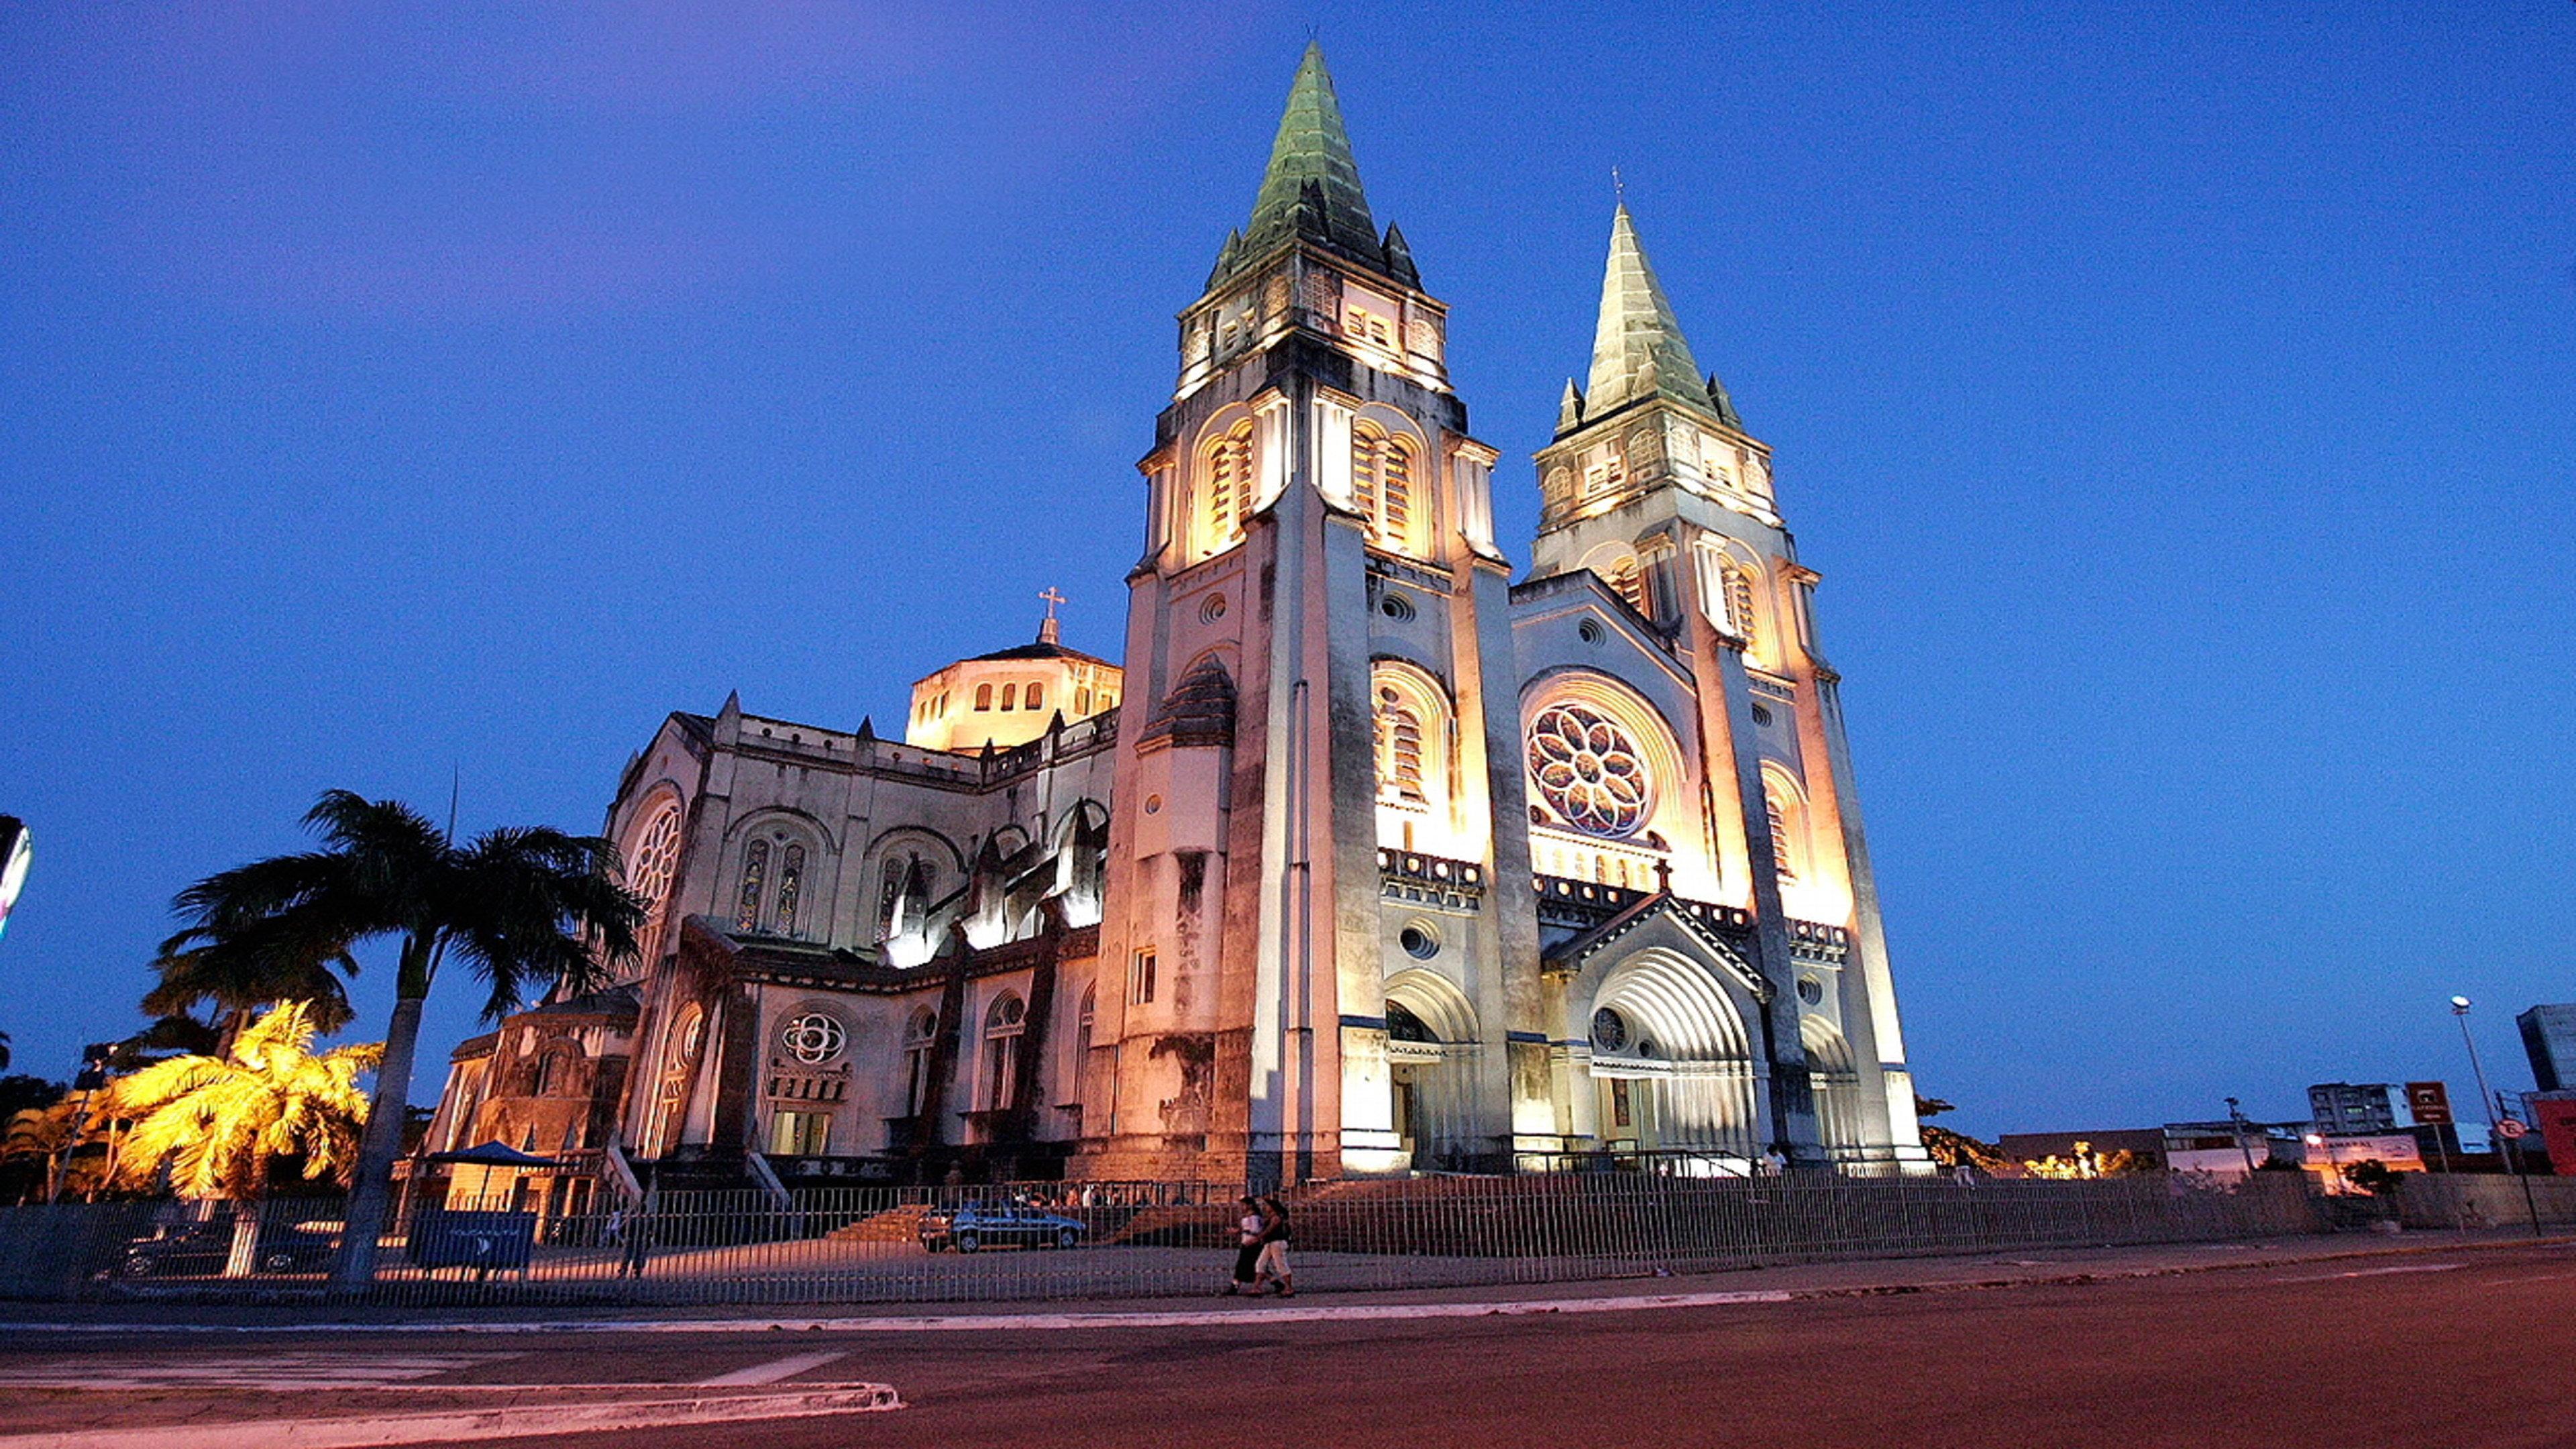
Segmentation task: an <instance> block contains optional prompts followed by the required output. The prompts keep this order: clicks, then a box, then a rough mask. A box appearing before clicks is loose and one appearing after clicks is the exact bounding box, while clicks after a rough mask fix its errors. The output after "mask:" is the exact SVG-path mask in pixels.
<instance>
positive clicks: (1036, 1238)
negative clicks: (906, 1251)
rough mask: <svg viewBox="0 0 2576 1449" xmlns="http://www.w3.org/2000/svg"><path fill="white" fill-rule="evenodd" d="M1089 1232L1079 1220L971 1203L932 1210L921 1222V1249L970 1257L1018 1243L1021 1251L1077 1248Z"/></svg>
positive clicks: (1019, 1207) (1017, 1206)
mask: <svg viewBox="0 0 2576 1449" xmlns="http://www.w3.org/2000/svg"><path fill="white" fill-rule="evenodd" d="M1090 1232H1091V1228H1090V1226H1089V1225H1088V1224H1086V1223H1084V1222H1083V1221H1082V1220H1081V1219H1079V1218H1068V1217H1058V1216H1057V1215H1056V1214H1054V1213H1050V1212H1044V1211H1041V1210H1040V1209H1037V1208H1033V1207H1028V1206H1025V1205H1022V1204H1017V1203H989V1202H970V1203H967V1204H965V1205H964V1206H962V1207H957V1208H934V1209H932V1210H931V1212H930V1214H929V1215H928V1216H926V1217H924V1218H923V1219H922V1220H921V1245H922V1246H923V1247H925V1248H928V1249H929V1250H930V1251H932V1252H934V1253H936V1252H938V1251H939V1250H940V1249H942V1248H955V1249H956V1250H957V1251H959V1252H961V1253H972V1252H976V1251H978V1250H980V1249H983V1248H993V1247H999V1246H1001V1245H1002V1244H1004V1243H1017V1244H1019V1245H1020V1246H1021V1247H1024V1248H1078V1247H1080V1246H1082V1240H1083V1239H1084V1238H1085V1237H1086V1236H1088V1235H1089V1234H1090Z"/></svg>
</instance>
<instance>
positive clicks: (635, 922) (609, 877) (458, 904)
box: [176, 790, 644, 1288]
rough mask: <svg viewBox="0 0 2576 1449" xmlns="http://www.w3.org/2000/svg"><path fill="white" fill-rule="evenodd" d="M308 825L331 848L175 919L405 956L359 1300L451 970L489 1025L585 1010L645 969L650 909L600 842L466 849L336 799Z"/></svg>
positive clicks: (352, 1279)
mask: <svg viewBox="0 0 2576 1449" xmlns="http://www.w3.org/2000/svg"><path fill="white" fill-rule="evenodd" d="M304 820H305V824H306V825H308V826H309V827H311V828H312V829H313V831H314V832H315V833H316V834H318V835H320V836H321V837H322V842H323V845H324V846H325V848H324V849H322V850H318V851H310V852H306V853H304V854H299V855H284V856H278V857H275V858H273V859H270V860H262V861H254V862H252V863H251V864H249V865H245V866H241V867H238V868H236V869H233V870H229V871H225V872H224V873H223V874H221V875H216V876H210V877H208V878H207V879H205V880H202V881H199V882H198V883H197V884H195V885H193V886H190V887H189V888H188V889H187V890H185V891H183V892H181V893H180V895H179V898H178V901H177V902H176V909H177V910H178V912H179V914H180V916H181V917H182V919H183V920H185V921H186V922H187V930H185V931H183V932H182V933H181V934H182V935H183V936H189V935H191V933H200V934H197V935H195V936H192V939H202V940H206V941H224V940H234V941H244V940H255V941H264V942H273V943H290V944H291V946H292V950H293V951H294V952H296V953H299V954H298V956H297V959H302V960H307V961H335V960H336V959H338V956H339V955H345V954H347V953H348V952H349V951H350V950H351V949H352V948H353V947H354V946H356V944H357V943H358V942H360V941H364V940H369V939H372V938H375V937H380V936H391V937H394V938H396V940H397V942H398V943H399V949H398V954H397V956H396V961H395V968H394V972H395V974H394V1013H393V1020H392V1022H391V1024H390V1025H389V1027H388V1028H387V1030H386V1032H385V1054H384V1065H383V1069H382V1070H380V1071H379V1072H378V1073H377V1074H376V1090H375V1098H374V1102H373V1104H372V1110H371V1113H370V1115H369V1116H368V1118H367V1129H366V1135H365V1137H364V1138H363V1140H362V1141H361V1143H360V1146H359V1153H358V1166H357V1176H356V1180H355V1183H354V1184H353V1186H352V1188H351V1192H350V1196H349V1216H348V1230H347V1236H346V1239H345V1243H344V1246H343V1249H342V1252H341V1255H340V1261H339V1266H338V1268H337V1269H336V1270H335V1271H334V1274H333V1281H334V1283H335V1284H336V1285H338V1286H340V1287H343V1288H351V1287H357V1286H360V1285H363V1284H365V1283H367V1282H369V1281H371V1280H372V1279H373V1278H374V1276H375V1265H376V1243H377V1238H378V1236H379V1235H380V1234H381V1233H382V1232H383V1230H384V1221H385V1209H386V1206H387V1203H388V1202H389V1200H390V1198H391V1189H392V1183H393V1165H394V1159H395V1158H396V1157H397V1156H399V1155H400V1153H401V1150H402V1124H403V1118H404V1115H405V1109H406V1108H407V1106H408V1105H409V1094H410V1087H411V1069H412V1057H413V1053H414V1050H415V1049H416V1048H417V1046H418V1045H419V1041H420V1015H421V1007H422V1004H423V1002H425V1001H426V1000H427V999H428V996H429V988H430V983H431V982H432V981H433V980H434V979H435V978H436V977H437V975H438V971H439V967H440V965H441V964H442V963H443V962H444V961H445V960H446V958H447V957H448V955H449V954H450V953H451V952H452V953H454V954H455V955H457V956H459V957H461V958H463V959H464V961H465V962H466V963H467V964H468V965H469V966H470V967H472V969H473V970H474V973H475V974H476V975H477V976H479V977H481V978H482V980H483V982H484V983H485V985H486V986H488V987H489V988H490V989H489V992H488V994H487V995H486V997H485V999H484V1003H483V1014H484V1016H485V1017H486V1018H493V1019H497V1018H499V1017H501V1016H503V1015H505V1014H507V1013H508V1012H510V1011H511V1010H513V1009H515V1008H516V1007H517V1006H518V1005H519V1004H520V1002H521V1001H522V1000H524V999H525V998H526V996H527V995H528V993H529V991H530V989H531V988H534V989H535V990H538V991H554V992H559V993H562V994H565V995H572V994H577V993H579V992H582V991H587V990H592V989H595V988H596V987H598V986H601V985H604V984H606V974H607V967H608V965H610V964H612V963H618V962H625V961H631V960H633V959H634V958H635V955H636V943H635V932H636V930H637V929H638V928H639V927H640V926H641V925H642V924H643V920H644V907H643V904H642V903H641V902H640V901H638V900H637V899H636V898H635V897H634V896H633V895H631V894H629V893H628V892H627V891H626V890H625V889H624V888H623V887H622V886H620V885H619V884H618V875H619V866H618V859H617V848H616V847H615V846H613V845H611V844H610V843H609V842H607V841H605V840H602V839H599V838H597V837H595V836H593V837H576V836H571V835H566V834H564V833H563V832H562V831H559V830H550V829H545V828H542V827H539V828H528V829H504V830H492V831H486V832H485V833H484V834H482V835H479V836H477V837H475V839H474V840H473V841H472V842H471V843H469V844H466V845H462V846H460V845H458V844H456V843H455V841H454V840H452V839H451V838H450V837H449V836H448V834H447V833H446V832H444V831H441V830H440V829H439V828H438V827H437V826H435V825H432V824H431V823H430V822H429V820H428V819H427V818H425V817H423V816H422V815H421V814H420V812H418V811H416V810H414V809H412V808H411V807H410V806H407V805H404V804H402V803H401V802H400V801H395V800H376V801H370V800H368V799H366V798H365V797H363V796H360V795H357V794H354V793H352V792H350V791H347V790H333V791H329V792H327V793H325V794H324V795H323V796H322V798H321V799H320V800H319V801H318V802H316V803H315V805H314V806H313V809H312V810H311V811H310V812H308V813H307V814H306V815H305V817H304ZM594 946H595V947H596V949H594Z"/></svg>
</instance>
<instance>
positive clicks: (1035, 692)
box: [1028, 684, 1046, 709]
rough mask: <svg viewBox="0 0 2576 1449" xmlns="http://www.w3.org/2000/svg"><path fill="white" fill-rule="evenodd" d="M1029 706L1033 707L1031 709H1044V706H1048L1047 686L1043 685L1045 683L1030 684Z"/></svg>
mask: <svg viewBox="0 0 2576 1449" xmlns="http://www.w3.org/2000/svg"><path fill="white" fill-rule="evenodd" d="M1028 707H1029V708H1031V709H1044V708H1045V707H1046V686H1045V685H1043V684H1032V685H1030V686H1029V704H1028Z"/></svg>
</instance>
